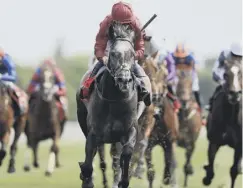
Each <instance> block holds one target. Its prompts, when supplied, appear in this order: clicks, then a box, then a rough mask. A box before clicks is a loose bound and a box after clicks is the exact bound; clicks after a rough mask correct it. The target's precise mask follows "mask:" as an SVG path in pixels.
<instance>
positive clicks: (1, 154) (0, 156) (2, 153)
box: [0, 150, 6, 166]
mask: <svg viewBox="0 0 243 188" xmlns="http://www.w3.org/2000/svg"><path fill="white" fill-rule="evenodd" d="M5 156H6V151H3V150H1V151H0V166H1V164H2V160H3V159H4V157H5Z"/></svg>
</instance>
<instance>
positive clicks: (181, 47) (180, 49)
mask: <svg viewBox="0 0 243 188" xmlns="http://www.w3.org/2000/svg"><path fill="white" fill-rule="evenodd" d="M173 55H174V56H175V57H177V58H185V57H187V56H188V55H189V52H188V50H187V49H186V46H185V44H183V43H179V44H177V45H176V49H175V51H174V53H173Z"/></svg>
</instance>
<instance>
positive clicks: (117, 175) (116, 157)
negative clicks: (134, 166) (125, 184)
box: [110, 142, 122, 188]
mask: <svg viewBox="0 0 243 188" xmlns="http://www.w3.org/2000/svg"><path fill="white" fill-rule="evenodd" d="M121 152H122V145H121V143H120V142H118V143H113V144H111V149H110V154H111V157H112V169H113V174H114V177H113V185H112V188H117V187H118V184H119V182H120V180H121V167H120V156H121Z"/></svg>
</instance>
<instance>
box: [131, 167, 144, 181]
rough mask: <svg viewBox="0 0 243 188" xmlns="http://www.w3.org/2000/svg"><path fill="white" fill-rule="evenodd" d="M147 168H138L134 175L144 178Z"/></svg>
mask: <svg viewBox="0 0 243 188" xmlns="http://www.w3.org/2000/svg"><path fill="white" fill-rule="evenodd" d="M144 171H145V169H144V168H137V169H136V170H135V172H134V174H133V176H134V177H136V178H138V179H142V178H143V173H144Z"/></svg>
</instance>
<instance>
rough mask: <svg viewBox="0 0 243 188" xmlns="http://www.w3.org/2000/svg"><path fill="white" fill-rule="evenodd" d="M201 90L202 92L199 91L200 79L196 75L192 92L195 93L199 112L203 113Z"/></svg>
mask: <svg viewBox="0 0 243 188" xmlns="http://www.w3.org/2000/svg"><path fill="white" fill-rule="evenodd" d="M199 90H200V89H199V79H198V76H197V74H196V73H195V76H194V78H193V82H192V91H193V93H194V97H195V100H196V102H197V104H198V107H199V109H198V110H199V111H200V112H201V98H200V93H199Z"/></svg>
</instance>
